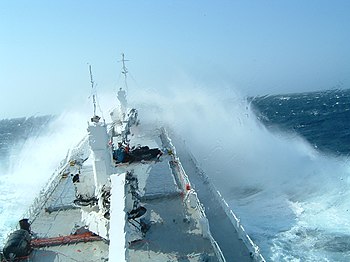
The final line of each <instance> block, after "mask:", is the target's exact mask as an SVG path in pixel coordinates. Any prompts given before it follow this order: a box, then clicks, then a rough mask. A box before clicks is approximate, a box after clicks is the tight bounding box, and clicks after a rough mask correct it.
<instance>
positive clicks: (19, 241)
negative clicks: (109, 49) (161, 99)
mask: <svg viewBox="0 0 350 262" xmlns="http://www.w3.org/2000/svg"><path fill="white" fill-rule="evenodd" d="M126 61H128V60H126V59H125V57H124V54H122V59H121V61H120V62H121V63H122V70H121V72H122V74H123V75H124V78H125V79H124V80H125V81H124V82H125V86H124V87H123V88H120V89H119V90H118V92H117V96H116V105H115V108H114V109H112V110H111V112H110V116H111V120H110V121H109V122H108V123H107V122H106V120H105V119H102V118H101V117H99V116H98V115H97V114H96V97H95V94H93V95H92V100H93V101H92V102H93V107H94V110H93V115H92V117H91V119H89V120H88V126H87V133H86V135H85V136H84V137H82V138H81V140H80V141H79V143H78V144H77V145H76V146H75V147H74V148H71V149H69V154H67V156H66V157H65V158H64V159H63V160H62V161H61V163H60V165H59V166H58V167H57V169H56V170H55V171H54V172H53V174H52V176H51V177H50V179H49V181H48V182H47V184H46V185H45V187H44V188H43V189H42V190H41V191H40V193H39V195H38V196H37V198H36V199H35V200H34V202H33V203H32V205H31V206H30V207H29V208H28V210H27V212H26V213H25V214H23V216H22V217H21V218H19V223H18V225H17V226H16V228H14V229H12V230H11V231H10V233H9V235H8V237H7V240H6V242H5V243H2V245H1V246H2V248H1V250H2V252H1V261H38V262H42V261H50V262H51V261H52V262H54V261H84V262H87V261H112V262H114V261H116V262H118V261H218V262H224V261H240V262H244V261H259V262H262V261H265V259H264V257H263V256H262V255H261V253H260V250H259V247H258V246H257V245H256V244H255V243H254V242H253V241H252V239H251V238H250V237H249V235H248V234H247V233H246V231H245V229H244V227H243V226H242V224H241V222H240V220H239V218H238V217H237V216H236V214H235V213H234V212H233V211H232V209H231V208H230V207H229V205H228V204H227V203H226V201H225V199H224V198H223V197H222V196H221V194H220V192H219V191H218V190H217V189H216V187H215V185H214V184H213V183H212V182H211V180H210V178H209V177H208V176H207V175H206V174H205V172H203V170H202V169H201V167H200V165H199V164H198V162H197V160H196V159H195V156H193V155H192V154H191V152H190V150H189V149H187V148H186V147H181V148H177V147H175V145H174V144H175V143H174V141H173V140H172V138H171V137H170V135H169V132H168V130H167V129H166V127H164V126H157V125H153V124H149V123H147V124H146V123H143V122H142V119H140V117H139V114H138V113H139V112H138V110H137V109H136V108H133V107H129V105H128V102H127V96H126V89H127V74H128V69H127V67H126V65H125V62H126ZM89 69H90V80H91V86H92V88H94V81H93V77H92V71H91V66H89Z"/></svg>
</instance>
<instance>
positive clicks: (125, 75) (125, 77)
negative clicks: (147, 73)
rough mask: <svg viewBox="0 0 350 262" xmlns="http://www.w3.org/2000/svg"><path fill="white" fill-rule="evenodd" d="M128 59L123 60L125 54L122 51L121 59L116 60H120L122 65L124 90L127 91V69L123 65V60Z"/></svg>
mask: <svg viewBox="0 0 350 262" xmlns="http://www.w3.org/2000/svg"><path fill="white" fill-rule="evenodd" d="M127 61H129V60H125V55H124V53H122V60H120V61H118V62H122V64H123V66H122V74H123V75H124V83H125V89H126V91H128V82H127V74H128V69H127V68H126V66H125V62H127Z"/></svg>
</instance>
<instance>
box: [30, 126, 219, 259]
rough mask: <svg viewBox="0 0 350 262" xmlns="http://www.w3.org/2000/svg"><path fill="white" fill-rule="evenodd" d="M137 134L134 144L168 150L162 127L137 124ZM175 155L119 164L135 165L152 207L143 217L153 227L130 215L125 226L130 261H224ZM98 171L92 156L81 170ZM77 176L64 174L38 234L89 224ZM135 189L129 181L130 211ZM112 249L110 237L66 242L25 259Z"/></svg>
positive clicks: (143, 201) (93, 255)
mask: <svg viewBox="0 0 350 262" xmlns="http://www.w3.org/2000/svg"><path fill="white" fill-rule="evenodd" d="M132 133H133V136H131V137H130V140H131V141H130V145H138V144H140V145H147V146H149V147H150V148H153V147H157V148H160V149H164V146H165V145H163V144H162V141H161V140H160V138H159V130H158V131H155V130H153V129H152V128H149V129H147V128H146V129H142V130H141V129H140V127H136V128H135V129H133V131H132ZM172 159H173V158H172V156H171V155H167V154H164V155H163V156H162V157H161V159H160V160H159V161H154V160H152V161H141V162H134V163H131V164H120V165H117V166H116V167H115V169H114V173H115V174H123V173H125V172H127V171H131V170H132V172H133V174H134V175H135V176H136V177H137V179H138V187H139V188H138V191H139V194H140V197H141V198H140V205H142V206H143V207H145V208H146V209H147V212H146V214H145V215H144V216H142V219H143V220H144V221H146V223H147V224H148V225H149V226H150V227H149V229H148V231H147V232H146V233H145V234H143V233H142V232H141V230H140V227H139V226H138V225H139V224H138V223H140V219H135V220H136V221H135V220H128V219H127V218H128V217H127V215H126V214H125V224H124V225H120V226H122V227H124V231H125V257H126V261H220V259H219V258H218V257H217V251H218V249H217V248H215V245H213V242H212V239H210V237H211V236H210V237H203V228H202V225H201V224H200V219H201V214H200V210H198V207H190V206H189V201H187V199H186V194H183V192H182V191H181V189H180V187H179V185H178V181H177V179H176V176H175V173H174V172H176V170H174V169H173V168H172V166H171V164H170V162H171V161H172ZM92 172H93V169H92V166H91V163H89V161H86V162H85V163H84V165H83V167H82V169H81V173H82V174H85V175H89V174H92ZM71 178H72V177H71V176H70V175H68V176H62V178H61V180H60V183H59V184H58V186H57V187H56V188H55V190H54V192H53V193H52V194H51V196H50V198H49V199H48V201H47V203H46V204H45V209H43V210H41V212H40V214H39V215H38V216H37V217H36V218H35V219H34V220H33V221H32V224H31V230H32V232H33V234H34V237H35V238H39V239H48V238H51V239H52V238H59V237H66V236H70V235H72V234H77V232H79V230H82V229H83V228H84V226H85V225H84V224H82V222H81V210H80V208H79V207H78V206H76V205H74V204H73V201H74V199H75V188H74V184H73V182H72V179H71ZM124 181H125V180H124ZM129 189H130V188H128V185H127V183H126V184H125V196H126V197H125V212H127V211H128V208H127V207H128V206H131V205H132V202H130V201H133V200H132V198H131V197H130V190H129ZM128 194H129V197H128V196H127V195H128ZM111 205H113V203H111ZM129 211H130V209H129ZM112 214H113V213H112ZM120 237H122V238H124V236H120ZM61 239H62V238H61ZM63 239H64V238H63ZM109 248H110V247H109V241H107V240H104V239H99V240H96V239H94V241H88V242H79V243H74V244H73V243H67V242H64V241H62V243H60V244H55V245H52V246H45V247H40V248H35V249H34V250H33V251H32V253H31V254H30V256H29V257H28V258H26V259H25V261H40V262H41V261H49V262H56V261H84V262H87V261H108V259H109V255H110V254H109V252H110V250H109ZM112 248H113V247H112Z"/></svg>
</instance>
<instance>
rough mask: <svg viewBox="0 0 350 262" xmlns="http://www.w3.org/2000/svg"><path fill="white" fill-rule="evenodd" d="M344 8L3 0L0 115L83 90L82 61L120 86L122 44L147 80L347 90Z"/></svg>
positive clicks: (254, 90)
mask: <svg viewBox="0 0 350 262" xmlns="http://www.w3.org/2000/svg"><path fill="white" fill-rule="evenodd" d="M349 14H350V1H347V0H343V1H341V0H335V1H330V0H329V1H324V0H307V1H306V0H303V1H301V0H293V1H292V0H290V1H262V0H261V1H243V0H242V1H234V0H230V1H228V0H227V1H224V0H222V1H214V0H211V1H209V0H201V1H199V0H178V1H167V0H147V1H146V0H143V1H141V0H139V1H130V0H129V1H121V0H119V1H116V0H115V1H92V0H85V1H83V0H61V1H35V0H34V1H24V0H23V1H17V0H4V1H1V2H0V90H1V96H0V103H1V108H2V110H1V113H0V118H5V117H16V116H24V115H32V114H47V113H58V112H59V111H60V109H61V108H63V107H66V106H69V105H71V104H73V103H74V102H75V97H76V96H88V95H89V92H90V89H89V88H90V85H89V75H88V66H87V63H90V64H92V66H93V71H94V78H95V81H96V82H97V83H98V87H97V89H98V90H101V91H107V90H112V89H116V83H117V80H118V76H119V69H120V63H118V62H117V61H118V60H119V59H120V53H122V52H124V53H125V54H126V56H127V58H129V59H130V60H131V62H130V63H129V64H128V67H129V69H130V71H131V72H132V76H133V77H134V78H135V79H136V80H137V83H138V85H140V86H143V87H145V88H150V87H152V88H159V89H161V88H162V87H164V88H166V86H167V85H168V84H169V83H172V85H174V84H176V81H177V79H179V78H181V76H183V75H186V77H188V78H190V79H193V81H194V82H196V83H204V84H207V85H209V86H210V88H215V89H219V88H220V87H221V86H222V85H225V86H232V88H236V89H238V90H240V91H241V92H243V93H244V94H247V95H264V94H276V93H290V92H301V91H311V90H323V89H332V88H350V49H349V46H350V30H349V29H350V28H349V27H350V16H349ZM178 84H179V85H181V82H179V83H178Z"/></svg>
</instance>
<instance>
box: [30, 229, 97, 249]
mask: <svg viewBox="0 0 350 262" xmlns="http://www.w3.org/2000/svg"><path fill="white" fill-rule="evenodd" d="M99 240H102V238H101V237H100V236H97V235H94V234H93V233H91V232H87V233H83V234H77V235H68V236H60V237H50V238H37V239H32V241H31V246H32V247H33V248H39V247H47V246H58V245H67V244H74V243H79V242H90V241H99Z"/></svg>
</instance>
